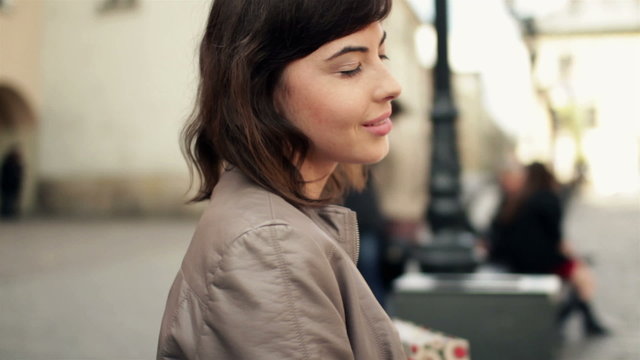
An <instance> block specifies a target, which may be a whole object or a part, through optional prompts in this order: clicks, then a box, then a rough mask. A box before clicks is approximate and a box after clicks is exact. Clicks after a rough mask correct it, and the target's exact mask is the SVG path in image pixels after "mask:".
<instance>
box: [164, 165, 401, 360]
mask: <svg viewBox="0 0 640 360" xmlns="http://www.w3.org/2000/svg"><path fill="white" fill-rule="evenodd" d="M358 242H359V239H358V230H357V223H356V216H355V213H354V212H352V211H350V210H348V209H346V208H342V207H338V206H326V207H323V208H320V209H313V210H303V211H301V210H299V209H297V208H296V207H294V206H292V205H291V204H289V203H288V202H286V201H285V200H284V199H282V198H281V197H279V196H277V195H274V194H273V193H271V192H268V191H266V190H264V189H263V188H261V187H259V186H257V185H254V184H253V183H251V182H250V181H249V180H247V179H246V178H245V177H244V176H243V175H242V174H241V172H240V171H238V170H231V171H226V172H225V173H224V174H223V175H222V177H221V179H220V182H219V183H218V185H217V186H216V187H215V189H214V191H213V194H212V196H211V201H210V204H209V206H208V208H207V210H206V211H205V212H204V214H203V215H202V218H201V219H200V222H199V224H198V226H197V228H196V231H195V234H194V236H193V239H192V241H191V244H190V245H189V248H188V250H187V253H186V255H185V257H184V260H183V262H182V266H181V268H180V271H179V272H178V275H177V276H176V278H175V281H174V283H173V285H172V287H171V290H170V292H169V297H168V300H167V304H166V309H165V312H164V316H163V319H162V325H161V329H160V338H159V343H158V352H157V358H158V359H166V360H168V359H200V360H204V359H238V360H240V359H252V360H263V359H264V360H269V359H273V360H284V359H363V360H365V359H366V360H376V359H406V357H405V355H404V352H403V349H402V345H401V343H400V340H399V338H398V335H397V332H396V330H395V328H394V327H393V324H392V323H391V320H390V319H389V317H388V316H387V315H386V313H385V312H384V310H383V309H382V308H381V307H380V305H379V304H378V302H377V301H376V299H375V297H374V296H373V294H372V293H371V291H370V290H369V287H368V286H367V284H366V282H365V281H364V279H363V278H362V276H361V275H360V273H359V271H358V270H357V268H356V265H355V262H356V259H357V256H358V250H359V249H358V246H359V244H358Z"/></svg>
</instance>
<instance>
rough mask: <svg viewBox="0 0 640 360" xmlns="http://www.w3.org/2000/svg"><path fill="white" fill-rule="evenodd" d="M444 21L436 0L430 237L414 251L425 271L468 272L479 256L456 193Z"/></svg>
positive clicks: (443, 4) (440, 0)
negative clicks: (429, 239)
mask: <svg viewBox="0 0 640 360" xmlns="http://www.w3.org/2000/svg"><path fill="white" fill-rule="evenodd" d="M447 27H448V26H447V0H435V28H436V32H437V60H436V64H435V68H434V96H433V108H432V111H431V121H432V122H433V136H432V142H431V144H432V153H431V173H430V181H429V193H430V195H431V196H430V202H429V207H428V209H427V213H426V220H427V222H428V223H429V224H430V226H431V230H432V232H433V237H432V239H431V241H430V242H429V243H427V244H425V245H423V246H421V247H419V248H418V249H417V251H416V254H415V256H416V258H417V260H418V262H419V263H420V265H421V267H422V269H423V270H424V271H430V272H434V271H435V272H469V271H473V269H475V267H476V266H477V265H478V263H479V258H478V256H477V253H476V250H475V239H474V235H473V234H472V233H471V232H470V229H469V226H468V221H467V217H466V214H465V211H464V208H463V206H462V202H461V199H460V192H461V191H460V190H461V186H460V159H459V154H458V144H457V135H456V129H455V120H456V118H457V116H458V111H457V109H456V106H455V102H454V99H453V96H452V92H451V70H450V67H449V51H448V41H447V37H448V31H447V30H448V29H447Z"/></svg>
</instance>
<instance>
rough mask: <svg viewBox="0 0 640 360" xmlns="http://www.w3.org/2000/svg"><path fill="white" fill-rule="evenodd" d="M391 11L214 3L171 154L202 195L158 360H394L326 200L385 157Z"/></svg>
mask: <svg viewBox="0 0 640 360" xmlns="http://www.w3.org/2000/svg"><path fill="white" fill-rule="evenodd" d="M390 9H391V0H343V1H339V2H335V1H333V0H260V1H258V0H216V1H214V3H213V6H212V9H211V13H210V16H209V22H208V24H207V27H206V31H205V34H204V37H203V40H202V43H201V47H200V75H201V82H200V88H199V96H198V101H197V106H196V110H195V111H194V114H193V116H192V119H191V121H190V122H189V124H188V125H187V127H186V128H185V132H184V149H185V153H186V155H187V159H188V161H189V162H190V165H191V166H192V167H193V168H195V169H196V170H197V173H198V175H199V178H200V184H199V193H198V194H197V196H196V197H195V198H194V199H193V200H194V201H203V200H209V206H208V208H207V210H206V211H205V213H204V214H203V216H202V218H201V220H200V222H199V224H198V227H197V229H196V231H195V235H194V237H193V239H192V241H191V244H190V246H189V249H188V250H187V253H186V255H185V258H184V260H183V263H182V266H181V269H180V271H179V272H178V275H177V276H176V279H175V281H174V283H173V286H172V288H171V291H170V292H169V297H168V299H167V305H166V310H165V315H164V318H163V320H162V326H161V330H160V339H159V344H158V359H196V358H199V359H204V358H212V359H299V358H300V359H302V358H303V359H404V358H405V356H404V353H403V350H402V345H401V343H400V341H399V339H398V335H397V332H396V331H395V329H394V327H393V324H392V323H391V321H390V319H389V317H388V316H387V315H386V313H385V312H384V310H383V309H382V308H381V307H380V305H379V304H378V302H377V300H376V299H375V297H374V296H373V294H372V293H371V290H370V289H369V288H368V286H367V284H366V282H365V281H364V279H363V278H362V276H361V275H360V274H359V272H358V270H357V268H356V266H355V262H356V260H357V257H358V251H359V238H358V230H357V223H356V216H355V213H354V212H352V211H350V210H348V209H346V208H343V207H339V206H335V205H330V203H331V202H332V201H334V200H335V199H337V198H339V197H340V196H341V195H342V192H343V191H344V190H345V189H347V188H349V187H351V186H354V185H357V183H358V182H361V180H362V176H360V177H359V176H358V174H357V173H354V172H349V171H348V169H349V168H350V167H353V166H356V167H358V166H360V165H362V164H369V163H374V162H377V161H379V160H381V159H382V158H383V157H384V156H385V155H386V154H387V152H388V149H389V145H388V140H387V134H388V133H389V132H390V131H391V128H392V125H391V120H390V116H391V100H392V99H394V98H396V97H397V96H398V95H399V93H400V86H399V85H398V83H397V82H396V80H395V79H394V78H393V77H392V76H391V75H390V73H389V71H388V70H387V68H386V65H385V64H384V60H386V59H387V54H386V52H385V45H384V44H385V39H386V33H385V32H384V30H383V28H382V25H381V23H380V21H382V20H383V19H384V18H385V17H386V16H387V15H388V14H389V11H390Z"/></svg>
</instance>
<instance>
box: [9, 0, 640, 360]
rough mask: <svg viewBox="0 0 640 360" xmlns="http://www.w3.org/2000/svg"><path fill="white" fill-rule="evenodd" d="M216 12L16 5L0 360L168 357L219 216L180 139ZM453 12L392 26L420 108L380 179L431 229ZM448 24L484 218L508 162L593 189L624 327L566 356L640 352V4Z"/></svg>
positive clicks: (131, 0)
mask: <svg viewBox="0 0 640 360" xmlns="http://www.w3.org/2000/svg"><path fill="white" fill-rule="evenodd" d="M210 4H211V1H204V0H203V1H199V0H189V1H184V0H0V166H1V168H0V180H1V181H0V183H1V184H4V185H3V186H2V193H1V194H0V201H1V202H2V207H3V208H2V210H3V212H2V216H3V217H2V219H3V220H1V222H0V246H1V247H2V248H1V249H2V251H1V252H0V309H1V310H0V358H2V359H45V358H47V359H106V358H122V359H148V358H152V357H153V356H154V354H155V346H156V340H157V331H158V328H159V324H160V318H161V315H162V311H163V307H164V301H165V299H166V295H167V291H168V289H169V286H170V283H171V281H172V279H173V276H174V275H175V273H176V271H177V269H178V267H179V264H180V260H181V258H182V256H183V254H184V251H185V249H186V246H187V245H188V241H189V239H190V237H191V233H192V231H193V229H194V226H195V223H196V221H197V218H198V214H199V213H200V211H201V210H202V205H185V199H186V193H187V190H188V186H189V174H188V170H187V167H186V165H185V162H184V160H183V158H182V155H181V153H180V148H179V142H178V141H179V134H180V130H181V128H182V126H183V124H184V121H185V120H186V118H187V117H188V116H189V114H190V112H191V110H192V107H193V101H194V94H195V90H196V87H197V52H196V49H197V46H198V42H199V40H200V36H201V32H202V30H203V27H204V24H205V21H206V17H207V15H208V10H209V7H210ZM434 17H435V8H434V5H433V1H430V0H395V1H394V9H393V12H392V14H391V16H390V17H389V18H388V19H387V20H386V21H385V24H384V26H385V28H386V31H387V32H388V34H389V35H388V40H387V53H388V54H389V56H390V58H391V61H390V62H389V66H390V68H391V71H392V72H393V73H394V75H395V76H396V77H397V79H398V80H399V81H400V83H401V84H402V85H403V94H402V96H401V97H400V98H399V99H398V101H399V104H400V105H401V106H402V112H401V113H400V112H398V115H397V116H396V117H395V118H394V121H395V124H394V131H393V132H392V134H391V147H392V150H391V153H390V154H389V156H388V158H387V159H385V160H384V161H383V162H382V163H381V164H379V165H377V166H376V167H375V168H374V169H373V170H374V175H375V176H374V180H375V182H376V185H377V189H378V191H379V192H378V197H379V200H380V208H381V212H382V214H383V215H384V216H385V217H386V218H388V219H393V220H394V221H395V223H396V224H401V225H402V224H413V225H415V226H416V227H418V228H419V227H421V226H426V225H424V224H423V223H424V221H423V219H424V213H425V211H426V209H427V207H428V205H429V199H430V196H429V191H428V183H429V173H430V169H431V167H430V154H431V145H432V140H431V135H432V125H431V119H430V113H431V111H432V107H433V105H432V104H433V93H434V90H433V77H434V70H433V69H434V64H435V62H436V57H437V51H436V42H437V41H436V39H437V34H436V29H435V27H434V25H433V20H434ZM447 20H448V25H449V34H448V39H449V63H450V66H451V72H452V73H451V81H452V91H453V97H454V101H455V104H456V107H457V111H458V116H457V119H456V122H455V126H456V130H457V136H458V139H457V144H458V149H459V156H460V161H461V169H462V172H461V184H462V193H461V198H462V203H463V204H464V206H465V209H466V212H467V214H468V216H469V221H470V222H471V223H472V225H473V226H474V227H475V228H476V229H480V230H482V229H486V228H487V227H488V226H489V222H490V221H491V218H492V216H493V213H494V212H495V209H496V207H497V203H498V201H499V200H498V198H497V197H496V187H497V181H496V178H497V174H498V173H499V172H500V171H501V169H504V168H505V167H506V166H509V164H513V163H522V164H526V163H529V162H532V161H542V162H544V163H546V164H547V165H548V166H549V167H550V168H551V169H552V170H553V171H554V172H555V174H556V176H557V177H558V179H559V180H560V181H561V182H564V183H572V182H575V181H577V180H579V182H580V187H579V190H578V191H576V192H575V193H572V201H571V206H570V207H569V209H568V211H567V214H566V221H565V229H566V233H567V237H568V238H569V239H570V241H572V242H573V243H574V245H575V248H577V251H578V252H580V253H582V254H585V255H588V256H589V257H590V258H591V259H592V261H593V264H594V268H593V271H594V273H595V277H596V279H597V281H598V284H599V290H598V295H597V298H596V303H598V305H599V308H601V309H602V310H601V312H602V313H603V317H604V318H605V319H606V320H607V322H608V323H609V324H611V327H612V328H613V329H614V333H613V334H612V336H609V337H607V338H605V339H599V340H597V341H586V340H584V339H583V338H582V337H580V336H578V335H577V334H574V333H571V332H570V333H569V334H568V335H567V338H566V339H565V340H564V341H563V343H562V344H561V345H560V346H559V348H558V350H557V351H556V353H555V354H556V356H557V358H558V359H593V360H605V359H620V360H622V359H629V360H631V359H638V358H640V306H638V305H637V299H638V298H640V282H638V281H637V277H638V276H639V275H640V65H639V64H640V0H475V1H465V0H450V1H449V15H448V18H447ZM427 227H428V226H427ZM471 349H472V352H473V343H471ZM495 359H497V360H501V358H500V357H499V356H498V355H497V356H496V357H495ZM504 360H509V359H504Z"/></svg>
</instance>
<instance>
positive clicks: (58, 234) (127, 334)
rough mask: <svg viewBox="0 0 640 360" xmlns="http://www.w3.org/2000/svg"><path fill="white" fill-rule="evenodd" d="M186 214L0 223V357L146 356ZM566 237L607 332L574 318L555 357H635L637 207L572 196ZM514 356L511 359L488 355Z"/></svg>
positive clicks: (180, 249)
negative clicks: (599, 335)
mask: <svg viewBox="0 0 640 360" xmlns="http://www.w3.org/2000/svg"><path fill="white" fill-rule="evenodd" d="M194 226H195V220H193V219H181V220H174V219H172V220H143V221H126V220H110V221H97V220H96V221H81V220H42V219H39V220H25V221H22V222H19V223H0V246H1V247H2V252H1V253H0V359H3V360H4V359H6V360H13V359H29V360H37V359H65V360H67V359H151V358H153V357H154V354H155V346H156V337H157V331H158V327H159V324H160V317H161V314H162V310H163V306H164V301H165V299H166V295H167V290H168V288H169V285H170V284H171V281H172V279H173V277H174V274H175V272H176V270H177V269H178V266H179V262H180V259H181V258H182V255H183V253H184V250H185V248H186V245H187V243H188V240H189V238H190V236H191V232H192V231H193V228H194ZM567 227H568V231H567V232H568V235H569V237H570V238H572V239H574V244H575V247H576V248H577V250H578V251H579V252H580V253H583V254H587V255H590V256H591V257H592V258H593V260H594V262H595V268H594V271H595V274H596V276H597V279H598V280H599V284H600V288H599V290H600V291H599V293H598V297H597V302H596V306H597V310H598V311H599V312H600V313H601V314H602V317H603V318H604V319H605V321H606V322H607V324H609V325H610V326H611V327H612V328H613V329H614V332H615V333H614V335H613V336H611V337H608V338H605V339H600V340H585V339H583V338H582V336H581V334H580V331H579V326H578V325H579V324H578V322H577V321H574V322H573V323H571V324H569V329H568V330H569V331H568V334H567V336H566V339H565V342H564V345H563V347H562V349H561V354H560V358H559V360H638V359H640V305H639V302H638V299H640V281H639V280H638V277H639V275H640V204H639V201H638V199H637V198H636V199H635V202H632V201H630V200H629V199H607V201H604V200H602V199H600V200H578V201H576V202H575V203H574V204H573V206H572V208H571V211H570V212H569V216H568V223H567ZM496 360H515V359H496Z"/></svg>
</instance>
